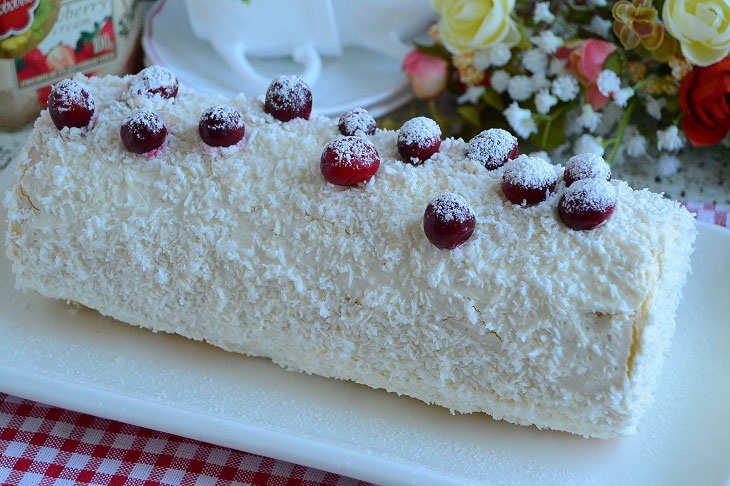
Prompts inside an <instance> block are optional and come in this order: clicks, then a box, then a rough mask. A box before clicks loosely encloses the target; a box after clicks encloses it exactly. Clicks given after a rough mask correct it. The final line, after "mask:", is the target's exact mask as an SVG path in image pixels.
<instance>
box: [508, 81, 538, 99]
mask: <svg viewBox="0 0 730 486" xmlns="http://www.w3.org/2000/svg"><path fill="white" fill-rule="evenodd" d="M507 92H508V93H509V97H510V98H512V99H513V100H515V101H525V100H526V99H528V98H529V97H530V96H532V80H531V79H530V78H528V77H527V76H524V75H519V76H513V77H512V79H510V82H509V86H507Z"/></svg>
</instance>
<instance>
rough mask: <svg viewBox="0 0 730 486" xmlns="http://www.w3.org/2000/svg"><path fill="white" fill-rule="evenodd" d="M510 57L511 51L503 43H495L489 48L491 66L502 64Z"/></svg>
mask: <svg viewBox="0 0 730 486" xmlns="http://www.w3.org/2000/svg"><path fill="white" fill-rule="evenodd" d="M511 58H512V52H511V51H510V48H509V47H507V46H506V45H505V44H497V45H496V46H493V47H491V48H490V49H489V62H490V63H491V64H492V66H497V67H500V66H504V65H505V64H507V63H508V62H509V60H510V59H511Z"/></svg>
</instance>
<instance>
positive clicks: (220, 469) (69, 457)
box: [0, 393, 369, 486]
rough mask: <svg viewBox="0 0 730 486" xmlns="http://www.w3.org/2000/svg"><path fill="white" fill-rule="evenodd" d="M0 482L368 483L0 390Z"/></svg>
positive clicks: (49, 485)
mask: <svg viewBox="0 0 730 486" xmlns="http://www.w3.org/2000/svg"><path fill="white" fill-rule="evenodd" d="M0 484H1V485H3V486H5V485H12V486H74V485H77V484H89V485H100V486H106V485H129V486H162V485H170V486H179V485H182V486H216V485H220V486H234V485H236V486H237V485H256V486H259V485H261V486H368V485H369V483H365V482H363V481H357V480H355V479H350V478H346V477H343V476H339V475H337V474H332V473H328V472H324V471H320V470H317V469H312V468H308V467H305V466H298V465H295V464H291V463H289V462H285V461H279V460H276V459H271V458H269V457H262V456H257V455H255V454H249V453H247V452H241V451H236V450H233V449H228V448H226V447H219V446H215V445H212V444H207V443H205V442H199V441H196V440H191V439H186V438H184V437H179V436H177V435H172V434H166V433H162V432H157V431H154V430H150V429H145V428H143V427H137V426H135V425H128V424H123V423H121V422H116V421H114V420H107V419H102V418H99V417H94V416H92V415H86V414H81V413H77V412H71V411H69V410H64V409H62V408H57V407H51V406H48V405H43V404H40V403H36V402H33V401H30V400H23V399H21V398H17V397H14V396H11V395H6V394H3V393H0Z"/></svg>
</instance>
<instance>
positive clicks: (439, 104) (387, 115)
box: [0, 0, 730, 206]
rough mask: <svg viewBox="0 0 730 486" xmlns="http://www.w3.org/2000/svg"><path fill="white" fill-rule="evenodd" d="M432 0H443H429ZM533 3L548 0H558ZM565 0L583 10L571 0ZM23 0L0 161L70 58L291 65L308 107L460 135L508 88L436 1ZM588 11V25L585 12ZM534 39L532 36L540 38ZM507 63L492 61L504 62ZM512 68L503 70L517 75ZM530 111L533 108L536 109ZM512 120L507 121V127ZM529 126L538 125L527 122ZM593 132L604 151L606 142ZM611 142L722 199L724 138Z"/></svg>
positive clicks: (4, 67) (257, 87)
mask: <svg viewBox="0 0 730 486" xmlns="http://www.w3.org/2000/svg"><path fill="white" fill-rule="evenodd" d="M22 3H23V2H19V3H18V5H20V4H22ZM442 3H455V2H438V1H437V2H435V4H436V5H439V4H442ZM466 3H469V2H466ZM476 3H478V2H476ZM499 3H500V2H495V3H494V5H497V4H499ZM540 3H546V4H547V5H548V7H550V8H552V7H554V5H553V4H555V3H559V4H562V3H563V2H551V3H548V2H540ZM568 3H569V4H570V8H572V9H573V10H570V12H577V14H581V12H583V11H584V10H581V8H582V6H581V2H580V1H578V2H568ZM583 3H586V2H583ZM588 3H590V2H588ZM603 3H604V4H605V2H603ZM619 3H622V2H619ZM623 3H628V2H623ZM655 3H656V2H655ZM660 3H661V2H660ZM26 4H27V5H28V6H29V8H28V9H26V11H25V12H23V8H19V9H18V12H16V14H17V15H15V17H12V16H10V17H9V18H10V20H8V19H5V18H3V19H2V20H0V106H2V110H0V169H2V168H5V167H6V166H7V165H8V164H9V163H10V161H11V160H12V158H13V157H14V156H15V154H16V153H17V152H18V150H19V149H20V147H21V146H22V144H23V143H24V142H25V140H26V138H27V136H28V134H29V130H30V126H31V124H32V121H33V120H34V119H35V117H36V116H37V114H38V112H39V111H40V110H41V109H43V108H45V103H46V99H47V96H48V93H49V91H50V85H51V84H52V83H54V82H56V81H58V80H59V79H63V78H65V77H69V76H72V75H73V74H74V73H76V72H83V73H86V74H90V75H102V74H128V73H134V72H137V71H138V70H139V69H141V68H142V67H144V66H145V65H151V64H159V65H163V66H165V67H167V68H169V69H171V70H172V71H173V72H175V73H176V75H177V76H178V78H179V79H180V81H181V82H182V83H184V84H186V85H188V86H191V87H194V88H196V89H199V90H202V91H206V92H212V93H221V94H224V95H229V96H232V95H234V94H236V93H239V92H243V93H245V94H246V95H249V96H259V95H261V94H263V92H264V91H265V89H266V86H268V83H269V81H270V79H271V78H273V77H274V76H276V75H278V74H291V73H298V74H300V75H302V77H303V78H304V79H305V80H306V81H307V82H308V83H309V84H310V86H311V88H312V92H313V99H314V109H315V110H316V111H318V112H319V113H320V114H323V115H328V116H332V117H337V116H339V115H340V114H342V113H344V112H345V111H347V110H349V109H351V108H354V107H363V108H366V109H367V110H368V111H369V112H370V113H371V114H372V115H373V116H374V117H375V118H376V119H377V120H378V124H379V126H380V127H381V128H392V129H397V128H398V127H399V126H400V125H401V124H402V123H403V122H404V121H405V120H407V119H409V118H411V117H413V116H416V115H425V116H430V117H432V118H434V119H435V120H436V121H437V122H438V123H439V124H440V125H441V127H442V130H443V131H444V133H445V135H450V136H462V137H464V138H466V139H468V138H469V137H471V136H473V135H474V134H475V133H478V132H479V131H481V130H483V129H486V128H490V127H503V128H507V129H510V125H509V124H508V123H507V122H506V118H507V116H506V112H505V111H504V110H505V107H506V106H507V105H508V104H509V102H510V101H511V98H510V97H513V94H514V93H513V92H512V90H511V89H508V88H507V87H505V88H504V89H503V90H502V92H503V94H501V93H499V94H498V92H495V91H494V86H496V85H495V83H494V82H492V85H490V82H489V79H490V75H491V76H494V73H495V71H494V66H492V67H491V70H490V64H489V61H486V62H482V64H483V67H480V65H479V60H478V57H479V55H480V54H483V53H487V54H489V53H491V54H490V55H492V57H494V56H495V55H497V54H498V53H497V50H496V49H494V48H493V49H492V50H491V51H485V50H482V51H479V50H477V51H473V52H467V53H466V54H462V53H460V52H457V51H458V49H457V50H454V49H451V48H450V45H449V43H448V42H444V36H443V32H439V26H438V25H439V24H437V22H438V21H439V19H440V16H439V13H441V14H443V12H437V9H435V8H434V3H432V2H431V1H430V0H398V1H390V0H361V1H358V2H353V1H351V0H277V1H275V2H274V1H259V0H216V1H212V2H211V1H203V0H160V1H158V2H151V1H141V0H38V2H26ZM31 6H32V9H30V7H31ZM538 7H539V6H538ZM444 8H445V7H444ZM559 8H563V7H562V6H561V7H559ZM514 9H515V10H514V11H513V12H511V13H512V18H517V19H520V18H524V19H525V21H524V22H517V25H518V27H519V29H520V32H521V34H522V35H523V39H522V42H524V41H525V39H524V37H525V30H527V31H528V33H533V34H541V33H542V32H543V31H544V29H545V28H547V27H550V29H551V30H550V35H552V33H553V32H556V33H557V34H559V35H562V36H563V37H564V38H566V39H567V37H568V35H569V32H566V31H565V29H564V28H562V27H561V26H560V25H559V24H560V21H559V19H558V21H556V22H555V24H554V25H553V24H550V25H547V26H546V25H545V22H546V20H545V19H543V20H540V19H538V18H537V17H536V15H538V14H539V12H537V11H536V10H539V8H537V9H536V2H517V4H516V6H515V7H514ZM553 10H554V9H553ZM545 12H546V13H545V14H544V15H548V16H549V11H547V10H546V11H545ZM606 12H607V13H606V15H605V16H604V17H609V20H610V16H611V11H610V9H607V10H606ZM24 14H27V15H26V17H25V18H24V17H23V15H24ZM4 15H5V14H4ZM5 17H8V16H7V15H5ZM594 17H595V16H594ZM586 18H588V17H586ZM547 20H550V19H549V18H548V19H547ZM553 20H554V19H553ZM601 21H604V22H607V20H606V19H605V18H603V19H601V18H599V19H598V21H597V22H598V23H597V25H598V24H600V22H601ZM24 22H25V23H24ZM540 22H543V23H540ZM590 22H591V23H590V25H591V26H592V25H593V24H594V23H595V22H596V21H595V19H591V21H590ZM13 23H15V24H17V25H16V26H15V27H14V26H13V25H14V24H13ZM26 24H27V25H26ZM18 27H22V28H18ZM561 29H562V30H561ZM442 30H443V25H442ZM581 35H583V34H581ZM608 35H611V34H610V33H609V34H608ZM527 37H529V36H527ZM553 38H555V36H553ZM550 39H551V38H550V37H547V38H544V39H543V40H546V41H550ZM534 40H535V39H534V37H533V41H534ZM614 41H615V43H616V44H618V40H617V39H614ZM527 42H528V44H529V41H527ZM561 42H562V41H561ZM535 44H537V45H538V46H539V44H540V41H535ZM444 46H445V47H444ZM528 47H529V46H528ZM518 49H522V47H521V46H520V45H517V46H516V48H514V49H513V50H512V58H513V59H516V58H517V54H516V53H515V52H516V51H517V50H518ZM536 50H537V49H526V50H524V51H520V52H521V54H520V55H521V56H523V58H521V59H522V62H523V64H525V66H527V67H528V69H529V68H530V66H529V64H527V63H526V62H525V58H526V57H528V56H529V55H530V54H528V52H530V51H536ZM496 53H497V54H496ZM507 53H508V56H507V60H509V59H510V57H509V53H510V51H509V50H508V51H507ZM482 57H484V56H482ZM537 61H540V59H537ZM494 62H496V61H493V60H492V64H494ZM538 64H539V62H538ZM607 64H608V63H607ZM510 66H511V64H507V65H506V67H505V68H504V70H500V71H502V72H508V71H509V68H510ZM479 69H481V72H480V71H479ZM515 69H516V68H515ZM513 70H514V69H513ZM533 71H534V70H533ZM515 73H516V71H515V72H513V73H512V78H511V79H512V81H511V82H512V83H513V84H516V83H517V82H518V81H519V79H518V78H524V76H515ZM500 74H501V73H500ZM528 74H529V73H528ZM469 77H471V78H474V77H476V78H478V79H477V80H476V81H470V82H471V83H472V84H469V83H468V82H465V80H467V79H470V78H469ZM536 77H538V76H533V80H534V79H535V78H536ZM542 79H543V81H544V80H545V77H544V76H543V77H542ZM514 91H515V93H517V90H514ZM535 91H536V89H535ZM508 96H509V97H508ZM515 96H516V95H515ZM637 97H638V96H637ZM675 97H676V95H675ZM644 101H646V99H645V100H644ZM659 101H662V100H661V99H659ZM670 101H671V100H670ZM670 104H671V103H670ZM578 108H580V107H578ZM609 108H611V107H610V106H609V107H608V108H606V109H604V111H603V113H602V116H603V118H602V120H601V123H602V124H603V125H606V126H608V123H609V118H613V122H614V123H617V120H619V119H620V118H621V110H620V109H618V108H615V107H614V108H615V109H614V111H613V112H610V110H609ZM533 110H534V108H533ZM579 111H580V110H579V109H578V112H579ZM502 112H504V113H505V116H502V114H503V113H502ZM591 114H592V112H590V110H589V113H588V115H591ZM583 115H584V118H585V113H583ZM535 117H536V119H538V120H539V115H537V114H535ZM597 120H600V119H597ZM561 121H562V122H563V123H564V124H565V123H566V122H565V120H561ZM657 123H658V122H657V121H656V120H655V119H653V118H651V117H649V116H647V115H644V116H643V117H642V116H641V115H638V122H637V123H636V124H637V125H639V126H649V127H653V130H654V131H655V132H656V130H658V128H659V126H658V125H657ZM574 124H575V119H573V120H571V119H570V117H568V121H567V124H565V125H561V128H560V130H562V131H569V130H571V127H572V125H574ZM512 128H513V130H512V131H513V132H515V129H514V128H517V131H516V133H517V134H519V127H515V126H514V125H513V126H512ZM538 128H540V129H541V130H542V129H543V127H542V126H540V125H539V124H538ZM609 128H610V127H609ZM631 129H633V128H631V127H630V128H629V131H630V130H631ZM598 131H600V124H599V129H598ZM592 133H593V132H591V134H589V133H588V132H586V134H585V136H582V139H583V142H586V140H587V142H588V143H589V145H590V144H591V143H592V144H593V146H596V149H597V150H600V151H601V153H602V155H604V154H603V151H604V149H603V148H601V147H600V146H597V145H596V144H595V143H593V142H594V141H595V140H604V139H601V138H600V137H599V136H598V135H593V134H592ZM637 133H638V132H637ZM526 135H529V136H525V137H520V138H521V139H520V149H521V150H520V151H521V152H523V153H536V154H540V155H541V156H544V157H546V158H550V159H552V162H553V163H563V162H564V161H565V160H566V159H567V158H568V157H569V156H570V155H572V153H573V152H574V151H575V149H576V148H578V147H577V145H574V146H570V145H568V144H567V143H563V144H562V145H560V146H557V143H556V144H552V145H551V144H549V143H548V144H547V146H546V144H543V143H540V141H541V140H547V138H546V137H540V138H538V137H536V136H535V134H526ZM538 135H546V136H547V135H550V136H551V137H552V135H553V134H543V133H538ZM558 135H561V136H562V138H565V137H564V135H563V134H562V133H558ZM637 136H639V135H637ZM523 138H524V140H523ZM562 138H561V140H562ZM605 140H607V141H606V142H604V143H603V146H604V147H606V146H608V148H607V149H606V152H607V153H606V154H605V155H604V156H605V157H607V158H608V152H609V149H610V145H609V144H610V143H611V142H610V140H608V139H607V138H606V139H605ZM625 142H626V141H625V140H624V141H623V143H624V144H625ZM553 145H555V146H553ZM599 145H600V144H599ZM616 145H619V146H620V147H617V148H620V150H616V151H615V152H616V153H611V157H612V160H611V162H612V165H613V171H614V176H615V177H618V178H621V179H625V180H627V181H628V182H629V183H630V184H631V185H632V186H634V187H636V188H642V187H648V188H650V189H651V190H653V191H657V192H664V193H665V195H666V196H667V197H670V198H673V199H678V200H683V201H691V202H695V203H704V204H713V205H720V206H723V205H730V168H729V167H728V166H729V165H730V157H728V155H729V154H728V151H729V150H730V149H728V148H727V147H726V146H725V145H723V144H717V145H714V146H712V147H704V148H694V147H691V146H690V144H688V143H682V145H681V148H678V149H676V150H673V151H672V152H671V154H668V155H666V154H665V156H662V154H661V153H660V152H658V151H657V150H654V149H652V147H651V143H650V144H649V145H650V146H649V147H646V148H645V149H644V150H641V151H640V152H641V153H640V154H639V156H635V157H629V156H627V155H626V154H625V152H626V151H625V150H624V149H623V144H622V143H621V140H619V142H616ZM585 146H586V143H583V145H582V146H581V147H585ZM644 146H646V140H644ZM587 150H590V147H588V149H587ZM614 156H615V157H614Z"/></svg>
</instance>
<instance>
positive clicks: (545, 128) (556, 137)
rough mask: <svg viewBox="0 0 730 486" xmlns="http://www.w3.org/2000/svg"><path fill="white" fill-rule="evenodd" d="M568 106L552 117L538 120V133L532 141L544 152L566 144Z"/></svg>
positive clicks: (531, 137) (533, 136)
mask: <svg viewBox="0 0 730 486" xmlns="http://www.w3.org/2000/svg"><path fill="white" fill-rule="evenodd" d="M567 112H568V109H567V106H563V107H562V108H560V109H558V110H557V111H555V112H554V113H553V114H552V115H551V116H549V117H547V118H542V119H538V120H537V133H535V134H533V135H532V136H530V141H532V143H534V144H535V145H537V146H538V147H540V148H541V149H542V150H554V149H556V148H558V147H560V146H561V145H563V144H564V143H565V114H566V113H567Z"/></svg>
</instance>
